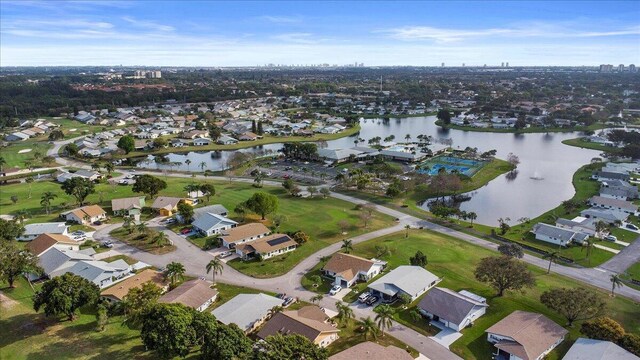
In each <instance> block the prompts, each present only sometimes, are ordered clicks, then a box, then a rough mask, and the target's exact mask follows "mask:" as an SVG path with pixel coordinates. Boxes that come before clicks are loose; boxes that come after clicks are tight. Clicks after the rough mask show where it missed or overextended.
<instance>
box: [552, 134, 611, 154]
mask: <svg viewBox="0 0 640 360" xmlns="http://www.w3.org/2000/svg"><path fill="white" fill-rule="evenodd" d="M562 143H563V144H565V145H569V146H575V147H579V148H583V149H591V150H598V151H604V152H608V153H613V154H617V153H619V152H620V151H621V149H619V148H616V147H612V146H606V145H602V144H598V143H594V142H591V141H587V140H585V139H584V138H575V139H567V140H563V141H562Z"/></svg>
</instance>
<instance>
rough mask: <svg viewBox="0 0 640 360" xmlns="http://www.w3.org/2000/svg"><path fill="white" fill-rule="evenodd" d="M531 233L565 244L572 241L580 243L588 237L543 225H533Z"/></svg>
mask: <svg viewBox="0 0 640 360" xmlns="http://www.w3.org/2000/svg"><path fill="white" fill-rule="evenodd" d="M531 232H532V233H534V234H536V235H545V236H548V237H552V238H555V239H560V240H562V241H565V242H570V241H572V240H576V241H579V242H582V241H584V240H585V239H586V238H588V237H589V235H587V234H584V233H579V232H575V231H573V230H569V229H563V228H561V227H557V226H553V225H549V224H545V223H537V224H535V225H534V226H533V229H532V230H531Z"/></svg>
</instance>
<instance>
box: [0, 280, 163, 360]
mask: <svg viewBox="0 0 640 360" xmlns="http://www.w3.org/2000/svg"><path fill="white" fill-rule="evenodd" d="M16 286H17V287H16V288H15V289H10V288H7V287H6V284H0V291H1V292H2V293H3V294H4V295H5V296H6V299H8V300H6V301H2V303H1V304H0V306H1V307H2V316H1V317H0V358H2V359H3V360H14V359H15V360H18V359H28V360H29V359H94V360H95V359H105V360H107V359H108V360H111V359H123V360H124V359H134V358H135V359H154V358H156V356H154V354H153V353H150V352H146V351H145V350H144V346H143V345H142V341H141V340H140V332H139V331H138V330H135V329H131V328H129V327H128V326H124V325H122V318H121V317H119V316H116V317H112V318H109V322H108V324H107V326H106V328H105V330H104V331H102V332H96V331H95V326H96V318H95V313H94V312H93V311H90V310H87V309H81V311H80V314H79V316H78V318H77V319H76V320H74V321H73V322H70V321H67V320H66V319H65V320H62V321H58V319H57V318H47V317H45V315H44V314H43V313H42V310H41V311H40V313H36V312H35V311H34V310H33V302H32V300H31V297H32V296H33V294H34V291H33V290H32V289H31V287H30V286H29V284H28V283H27V282H26V280H24V279H20V280H19V281H18V282H16ZM39 286H40V285H35V288H36V289H38V287H39Z"/></svg>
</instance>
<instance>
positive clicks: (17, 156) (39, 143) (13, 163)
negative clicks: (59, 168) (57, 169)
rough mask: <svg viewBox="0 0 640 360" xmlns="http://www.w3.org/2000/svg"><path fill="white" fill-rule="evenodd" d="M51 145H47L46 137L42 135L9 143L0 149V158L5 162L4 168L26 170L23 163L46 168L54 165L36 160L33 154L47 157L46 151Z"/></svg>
mask: <svg viewBox="0 0 640 360" xmlns="http://www.w3.org/2000/svg"><path fill="white" fill-rule="evenodd" d="M52 146H53V145H51V144H49V142H48V140H47V137H46V136H44V135H42V136H39V137H37V138H32V139H28V140H25V141H20V142H11V143H9V145H8V146H6V147H3V148H0V152H1V153H2V154H1V155H0V156H2V157H3V158H4V160H5V161H6V162H7V164H6V165H5V168H7V169H8V168H13V167H16V168H20V169H26V168H27V166H26V165H25V161H29V162H31V164H33V165H34V166H35V167H46V166H49V165H52V166H55V164H45V163H43V162H42V158H40V159H38V160H36V159H35V158H34V154H35V153H36V152H39V153H40V155H42V157H44V156H47V151H48V150H49V149H50V148H51V147H52ZM26 149H31V151H29V152H24V153H20V150H26Z"/></svg>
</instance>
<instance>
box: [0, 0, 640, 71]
mask: <svg viewBox="0 0 640 360" xmlns="http://www.w3.org/2000/svg"><path fill="white" fill-rule="evenodd" d="M355 62H358V63H364V64H365V66H392V65H415V66H440V64H441V63H445V64H446V65H447V66H460V65H462V63H465V64H466V65H467V66H481V65H484V64H487V65H489V66H491V65H498V64H500V63H502V62H509V64H510V65H511V66H529V65H544V66H548V65H550V66H560V65H599V64H603V63H606V64H614V65H617V64H631V63H635V64H638V65H640V1H637V0H635V1H627V2H615V1H592V2H589V1H569V2H559V1H548V2H545V1H539V2H525V1H515V0H514V1H504V2H486V1H471V2H457V1H446V2H444V1H443V2H418V1H412V2H398V1H396V2H385V1H371V2H366V1H358V2H347V1H341V2H310V1H295V2H294V1H277V2H267V1H264V2H250V1H236V2H213V1H150V0H147V1H124V0H123V1H108V0H105V1H88V0H85V1H54V0H49V1H37V0H33V1H32V0H16V1H8V0H7V1H5V0H0V66H43V65H48V66H66V65H92V66H96V65H104V66H114V65H120V64H122V65H125V66H133V65H141V66H255V65H265V64H270V63H271V64H285V65H307V64H321V63H329V64H338V65H344V64H353V63H355Z"/></svg>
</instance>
